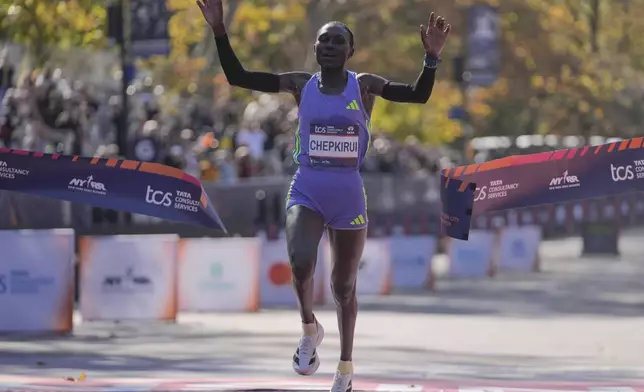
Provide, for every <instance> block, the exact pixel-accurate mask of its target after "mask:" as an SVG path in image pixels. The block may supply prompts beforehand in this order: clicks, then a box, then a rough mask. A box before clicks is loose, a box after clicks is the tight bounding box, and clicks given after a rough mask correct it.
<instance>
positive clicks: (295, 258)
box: [288, 243, 317, 282]
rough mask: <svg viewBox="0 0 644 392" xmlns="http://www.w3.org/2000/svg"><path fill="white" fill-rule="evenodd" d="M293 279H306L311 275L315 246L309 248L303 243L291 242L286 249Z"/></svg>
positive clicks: (314, 258) (315, 253)
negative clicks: (287, 249)
mask: <svg viewBox="0 0 644 392" xmlns="http://www.w3.org/2000/svg"><path fill="white" fill-rule="evenodd" d="M288 257H289V261H290V263H291V271H292V272H293V280H295V281H296V282H298V281H300V282H302V281H306V280H308V279H310V278H312V277H313V272H314V267H315V260H316V258H317V248H316V249H309V247H307V246H306V245H305V244H297V243H296V244H293V245H292V246H291V247H290V249H289V251H288Z"/></svg>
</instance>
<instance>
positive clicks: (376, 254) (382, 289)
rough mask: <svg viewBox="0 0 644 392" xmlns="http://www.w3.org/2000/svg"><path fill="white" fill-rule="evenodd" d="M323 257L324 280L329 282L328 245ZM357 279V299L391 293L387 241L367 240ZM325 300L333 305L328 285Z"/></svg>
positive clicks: (329, 261)
mask: <svg viewBox="0 0 644 392" xmlns="http://www.w3.org/2000/svg"><path fill="white" fill-rule="evenodd" d="M325 255H326V256H325V257H324V264H325V268H324V270H325V276H326V279H325V280H326V281H327V282H330V281H331V268H332V259H331V248H330V246H329V244H328V243H326V244H325ZM339 262H342V260H339ZM357 279H358V282H357V288H356V295H357V296H358V297H361V296H372V295H387V294H389V293H391V253H390V249H389V240H388V239H381V238H374V239H371V238H369V239H367V242H366V244H365V247H364V251H363V252H362V259H361V260H360V267H359V269H358V278H357ZM325 300H326V302H327V303H333V292H332V291H331V285H330V284H327V285H325Z"/></svg>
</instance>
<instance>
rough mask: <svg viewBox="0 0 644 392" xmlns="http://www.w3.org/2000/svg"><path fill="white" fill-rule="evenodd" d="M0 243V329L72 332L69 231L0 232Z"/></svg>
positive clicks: (71, 278) (72, 273) (72, 281)
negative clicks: (0, 315) (0, 259)
mask: <svg viewBox="0 0 644 392" xmlns="http://www.w3.org/2000/svg"><path fill="white" fill-rule="evenodd" d="M0 247H2V262H0V314H2V317H0V332H12V333H13V332H19V333H23V332H32V333H33V332H37V333H47V332H52V333H68V332H71V331H72V329H73V321H72V320H73V312H74V289H75V285H74V259H75V255H74V231H73V230H71V229H54V230H16V231H0Z"/></svg>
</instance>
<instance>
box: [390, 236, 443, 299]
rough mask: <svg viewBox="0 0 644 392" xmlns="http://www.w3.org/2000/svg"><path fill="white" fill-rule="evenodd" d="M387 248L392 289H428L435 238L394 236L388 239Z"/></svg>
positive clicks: (435, 246) (435, 245) (434, 250)
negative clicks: (388, 250)
mask: <svg viewBox="0 0 644 392" xmlns="http://www.w3.org/2000/svg"><path fill="white" fill-rule="evenodd" d="M389 246H390V252H391V270H392V286H393V288H395V289H419V288H428V287H429V286H430V285H431V283H432V282H433V277H432V259H433V257H434V254H435V253H436V248H437V239H436V237H434V236H429V235H423V236H411V237H407V236H395V237H391V238H390V239H389ZM429 288H431V287H429Z"/></svg>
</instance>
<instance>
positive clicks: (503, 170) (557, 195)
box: [441, 138, 644, 239]
mask: <svg viewBox="0 0 644 392" xmlns="http://www.w3.org/2000/svg"><path fill="white" fill-rule="evenodd" d="M643 141H644V138H636V139H629V140H623V141H619V142H614V143H608V144H603V145H599V146H586V147H583V148H573V149H569V150H559V151H553V152H545V153H539V154H531V155H519V156H510V157H506V158H502V159H497V160H493V161H489V162H485V163H482V164H474V165H467V166H460V167H457V168H452V169H447V170H444V171H443V172H442V173H441V185H442V191H441V202H442V203H443V216H442V218H441V225H442V229H443V232H444V233H445V234H446V235H448V236H449V237H452V238H457V239H467V236H468V233H469V225H470V221H471V218H472V216H478V215H481V214H484V213H487V212H491V211H500V210H510V209H516V208H524V207H532V206H538V205H543V204H554V203H562V202H568V201H573V200H581V199H592V198H597V197H604V196H612V195H619V194H624V193H630V192H637V191H643V190H644V149H642V142H643Z"/></svg>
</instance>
